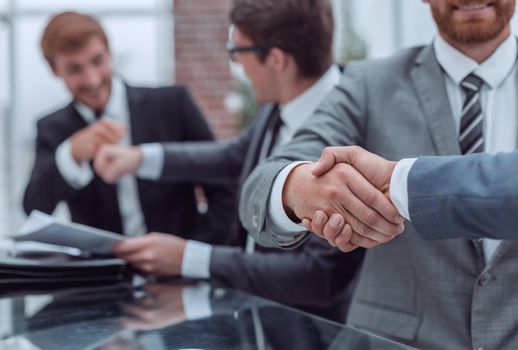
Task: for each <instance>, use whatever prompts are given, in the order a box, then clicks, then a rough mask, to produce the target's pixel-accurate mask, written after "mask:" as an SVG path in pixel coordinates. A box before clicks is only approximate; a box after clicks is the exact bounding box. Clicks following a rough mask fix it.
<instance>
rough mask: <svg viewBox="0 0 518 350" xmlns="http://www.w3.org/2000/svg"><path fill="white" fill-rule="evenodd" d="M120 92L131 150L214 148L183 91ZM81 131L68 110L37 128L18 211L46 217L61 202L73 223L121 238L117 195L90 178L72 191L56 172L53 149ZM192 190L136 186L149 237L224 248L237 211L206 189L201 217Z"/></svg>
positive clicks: (228, 198)
mask: <svg viewBox="0 0 518 350" xmlns="http://www.w3.org/2000/svg"><path fill="white" fill-rule="evenodd" d="M126 87H127V96H128V104H129V111H130V116H129V122H130V124H131V133H132V135H131V137H132V142H133V144H141V143H146V142H166V141H181V142H183V141H195V140H196V141H198V140H213V135H212V133H211V131H210V129H209V126H208V125H207V123H206V121H205V120H204V119H203V116H202V114H201V112H200V110H199V109H198V107H197V106H196V105H195V103H194V101H193V100H192V98H191V97H190V95H189V93H188V91H187V89H186V88H184V87H181V86H173V87H164V88H137V87H131V86H126ZM86 126H87V124H86V122H85V121H84V119H83V118H82V117H81V116H80V114H79V113H78V112H77V110H76V109H75V108H74V106H73V104H72V103H71V104H69V105H67V106H66V107H64V108H63V109H60V110H58V111H56V112H54V113H52V114H50V115H48V116H46V117H44V118H42V119H41V120H39V121H38V124H37V129H38V135H37V141H36V160H35V163H34V168H33V171H32V175H31V178H30V181H29V184H28V185H27V189H26V191H25V196H24V202H23V205H24V209H25V211H26V213H30V211H32V210H33V209H38V210H41V211H43V212H46V213H51V212H52V211H53V210H54V208H55V207H56V205H57V204H58V203H59V202H60V201H65V202H66V203H67V204H68V207H69V209H70V213H71V216H72V220H73V221H74V222H78V223H81V224H86V225H90V226H94V227H98V228H102V229H106V230H110V231H114V232H122V222H121V216H120V212H119V207H118V202H117V195H116V187H115V186H113V185H108V184H106V183H104V182H103V181H102V179H101V178H100V177H98V176H95V177H94V179H93V180H92V181H91V183H89V184H88V185H87V186H86V187H84V188H82V189H79V190H76V189H74V188H73V187H71V186H70V185H69V184H68V183H67V182H66V180H65V179H64V178H63V177H62V175H61V174H60V172H59V171H58V168H57V166H56V162H55V151H56V149H57V147H58V146H59V145H60V144H61V143H62V142H63V141H64V140H66V139H67V138H69V137H70V136H71V135H72V134H73V133H75V132H77V131H79V130H81V129H82V128H84V127H86ZM195 184H196V182H195V181H192V180H191V179H189V178H186V179H183V180H182V181H178V182H175V183H168V184H163V183H157V182H154V181H145V180H141V179H138V180H137V186H138V193H139V198H140V202H141V203H140V204H141V208H142V211H143V214H144V219H145V223H146V226H147V229H148V230H149V231H160V232H170V233H174V234H177V235H179V236H181V237H186V238H196V239H200V240H204V241H205V240H208V241H209V242H211V243H218V242H223V240H224V239H225V233H226V232H227V227H228V224H229V221H230V220H231V219H233V217H232V216H231V215H229V214H228V212H229V211H231V210H232V209H233V208H234V207H235V203H234V200H235V197H234V193H233V192H234V191H233V190H232V189H231V188H230V186H228V185H211V186H205V187H204V190H205V193H206V195H207V197H208V200H209V208H210V209H209V213H207V214H206V215H200V214H199V213H198V211H197V205H196V200H195V195H194V192H193V189H194V186H195ZM216 218H217V220H216Z"/></svg>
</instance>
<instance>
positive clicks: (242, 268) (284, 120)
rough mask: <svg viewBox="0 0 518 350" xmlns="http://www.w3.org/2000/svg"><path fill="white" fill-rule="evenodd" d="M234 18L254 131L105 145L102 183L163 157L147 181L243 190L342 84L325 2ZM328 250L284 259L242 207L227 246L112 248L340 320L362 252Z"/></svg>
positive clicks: (240, 8) (236, 7)
mask: <svg viewBox="0 0 518 350" xmlns="http://www.w3.org/2000/svg"><path fill="white" fill-rule="evenodd" d="M230 20H231V22H232V24H233V29H232V30H231V31H230V40H229V44H228V45H227V49H228V52H229V55H230V58H231V59H232V60H233V61H235V62H236V63H238V64H240V65H241V66H242V67H243V69H244V71H245V73H246V75H247V76H248V78H249V79H250V81H251V83H252V86H253V88H254V90H255V93H256V97H257V101H258V102H259V103H262V104H263V105H262V107H261V108H260V110H259V112H258V114H257V116H256V118H255V119H254V121H253V122H252V124H251V125H250V126H249V127H248V128H247V129H246V130H245V131H244V132H243V133H241V135H239V136H238V137H237V138H236V139H234V140H231V141H228V142H221V143H215V142H192V143H182V144H180V143H165V144H162V148H158V149H160V152H159V154H152V153H151V152H148V150H147V147H148V145H140V146H136V147H126V148H122V147H120V146H111V145H110V146H106V147H104V148H103V149H101V150H100V152H99V155H98V157H97V158H96V160H95V168H96V170H97V171H98V173H99V174H101V176H102V177H103V178H104V179H105V181H107V182H116V181H117V180H118V179H119V178H120V177H121V176H123V175H125V174H128V173H131V174H135V173H140V171H139V169H140V168H141V167H142V164H148V163H149V162H148V161H149V160H150V159H152V158H158V159H164V166H163V168H161V169H159V170H160V171H158V172H156V174H154V176H152V177H148V178H147V179H148V180H156V181H163V182H168V181H184V180H190V181H196V182H199V183H204V184H218V183H228V182H237V181H238V183H239V188H240V186H241V184H242V183H243V182H244V180H245V179H246V177H247V176H248V174H250V172H251V171H252V170H253V169H254V168H255V166H256V165H257V164H258V163H259V162H260V161H261V160H262V159H264V158H266V157H267V156H268V155H269V154H271V153H272V152H273V151H274V150H275V148H276V147H278V146H279V145H282V144H284V143H286V142H288V141H289V140H291V138H292V137H293V135H294V134H295V132H296V131H297V130H298V129H299V128H300V127H301V126H302V125H303V124H304V122H305V121H306V120H307V119H308V118H309V117H310V116H311V115H312V113H313V112H314V111H315V109H316V108H317V106H318V104H319V103H320V101H321V100H323V99H324V97H325V96H326V95H327V94H328V93H329V92H330V91H331V90H332V89H333V87H334V86H335V85H336V84H337V83H338V81H339V78H340V71H339V68H338V67H336V66H335V65H333V64H332V36H333V17H332V10H331V5H330V3H329V1H328V0H318V1H315V0H299V1H296V2H294V1H278V0H235V1H234V3H233V7H232V10H231V13H230ZM153 149H157V147H154V148H153ZM325 243H326V242H324V241H320V240H318V239H311V240H309V241H308V242H307V244H306V245H304V246H302V247H300V248H299V249H296V250H293V251H286V252H283V251H277V250H275V251H273V250H269V249H266V248H262V247H256V246H255V243H254V241H253V240H252V239H250V238H249V237H248V235H247V232H246V231H245V229H244V228H243V227H242V226H241V225H240V223H239V221H238V217H237V208H236V221H235V225H234V227H231V228H229V231H228V245H227V246H211V245H208V244H204V243H200V242H196V241H192V240H188V241H186V240H184V239H181V238H178V237H175V236H172V235H169V234H167V235H165V234H161V233H152V234H150V235H147V236H146V237H140V238H135V239H132V240H128V241H126V242H123V243H121V244H119V245H117V246H115V247H114V253H115V254H116V255H117V256H118V257H120V258H123V259H126V260H127V261H128V262H129V263H131V264H132V265H134V266H135V267H136V268H138V269H141V270H144V271H145V272H147V273H150V274H155V275H162V276H164V275H165V276H183V277H189V278H201V279H207V278H210V279H213V280H216V281H218V282H223V283H225V284H228V285H230V286H232V287H235V288H239V289H242V290H245V291H248V292H251V293H254V294H257V295H261V296H264V297H267V298H270V299H274V300H277V301H280V302H284V303H289V304H291V305H293V306H297V307H300V308H303V309H306V310H310V311H313V312H318V313H320V314H321V315H323V316H327V317H332V318H335V319H337V320H340V321H343V319H344V311H343V310H344V307H342V306H344V305H345V303H344V302H343V293H342V291H343V290H345V286H346V285H347V284H348V283H349V282H350V280H351V279H353V277H354V274H355V272H354V271H355V270H356V268H355V267H356V266H359V265H360V263H361V259H362V257H363V251H358V252H355V253H354V254H351V255H349V254H340V252H339V251H338V250H336V249H335V248H332V247H329V246H328V245H327V244H325ZM336 276H339V278H336ZM337 303H338V305H337Z"/></svg>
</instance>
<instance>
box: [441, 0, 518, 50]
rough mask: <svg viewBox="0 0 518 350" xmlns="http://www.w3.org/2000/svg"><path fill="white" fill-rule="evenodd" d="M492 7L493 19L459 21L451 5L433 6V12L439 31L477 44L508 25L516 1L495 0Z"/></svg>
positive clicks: (493, 35) (458, 39)
mask: <svg viewBox="0 0 518 350" xmlns="http://www.w3.org/2000/svg"><path fill="white" fill-rule="evenodd" d="M459 3H460V4H461V5H469V4H473V3H477V2H475V1H473V0H471V1H470V0H466V1H460V2H459ZM492 8H493V10H494V16H493V18H492V19H487V18H474V19H472V20H466V21H459V20H456V19H455V16H454V11H455V10H454V9H453V8H452V7H451V6H448V8H447V9H444V10H441V9H439V8H437V7H432V14H433V18H434V19H435V22H436V23H437V27H438V28H439V31H440V32H441V33H442V34H443V35H445V36H446V37H447V38H449V39H451V40H453V41H456V42H460V43H465V44H476V43H483V42H487V41H489V40H492V39H494V38H496V37H497V36H498V35H499V34H500V33H501V32H502V31H503V30H504V29H505V28H506V27H507V26H508V24H509V21H510V20H511V18H512V17H513V14H514V8H515V1H514V0H512V1H511V0H509V1H505V0H504V1H495V2H493V4H492Z"/></svg>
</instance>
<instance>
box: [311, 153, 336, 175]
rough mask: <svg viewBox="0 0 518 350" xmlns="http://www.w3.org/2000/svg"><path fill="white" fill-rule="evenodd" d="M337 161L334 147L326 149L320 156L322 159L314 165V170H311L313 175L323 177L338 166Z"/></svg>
mask: <svg viewBox="0 0 518 350" xmlns="http://www.w3.org/2000/svg"><path fill="white" fill-rule="evenodd" d="M336 162H337V160H336V157H335V153H334V151H333V148H332V147H327V148H324V150H323V151H322V154H321V155H320V159H319V160H318V162H316V163H315V164H314V165H313V169H312V170H311V174H312V175H313V176H316V177H318V176H322V175H324V174H325V173H327V172H328V171H329V170H331V169H332V168H333V167H334V165H335V164H336Z"/></svg>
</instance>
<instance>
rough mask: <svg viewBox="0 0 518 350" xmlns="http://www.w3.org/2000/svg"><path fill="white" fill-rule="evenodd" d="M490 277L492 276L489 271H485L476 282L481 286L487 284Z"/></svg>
mask: <svg viewBox="0 0 518 350" xmlns="http://www.w3.org/2000/svg"><path fill="white" fill-rule="evenodd" d="M491 278H492V276H491V274H490V273H489V272H488V273H485V274H483V275H482V277H480V279H479V280H478V284H479V285H481V286H487V285H488V284H489V282H491Z"/></svg>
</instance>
